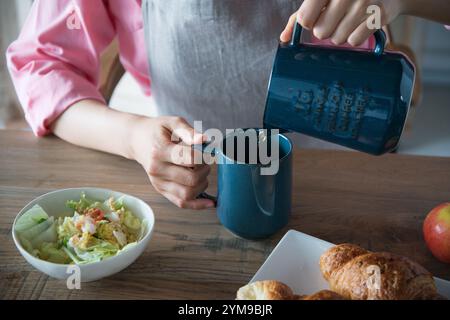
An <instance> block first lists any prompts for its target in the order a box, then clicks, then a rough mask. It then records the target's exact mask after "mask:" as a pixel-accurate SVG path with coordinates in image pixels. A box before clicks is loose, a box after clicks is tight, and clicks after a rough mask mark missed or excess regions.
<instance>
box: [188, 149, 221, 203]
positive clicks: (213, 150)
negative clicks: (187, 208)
mask: <svg viewBox="0 0 450 320" xmlns="http://www.w3.org/2000/svg"><path fill="white" fill-rule="evenodd" d="M192 150H197V151H200V152H202V153H206V154H209V155H212V156H213V155H214V154H215V153H216V149H215V148H214V147H213V146H211V142H205V143H203V144H194V145H192ZM197 199H207V200H211V201H213V202H214V204H215V206H216V207H217V197H214V196H211V195H209V194H207V193H206V192H202V193H200V194H199V196H198V197H197Z"/></svg>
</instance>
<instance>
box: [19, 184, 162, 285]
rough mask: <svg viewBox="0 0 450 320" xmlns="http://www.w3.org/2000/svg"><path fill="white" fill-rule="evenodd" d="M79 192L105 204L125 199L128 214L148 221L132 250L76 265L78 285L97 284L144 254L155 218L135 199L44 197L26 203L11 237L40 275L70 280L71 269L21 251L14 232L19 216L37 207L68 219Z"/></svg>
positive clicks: (73, 193)
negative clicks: (105, 201)
mask: <svg viewBox="0 0 450 320" xmlns="http://www.w3.org/2000/svg"><path fill="white" fill-rule="evenodd" d="M82 192H84V193H85V194H86V197H87V198H92V199H98V200H106V199H108V198H109V197H114V198H119V197H121V196H124V203H125V206H126V207H127V208H129V209H130V210H131V212H133V214H134V215H136V217H138V218H139V219H140V220H141V221H142V220H144V219H146V220H147V230H146V232H145V235H144V237H143V238H142V239H141V240H140V241H139V242H138V243H137V244H136V245H135V246H132V247H130V248H129V249H127V250H125V251H123V252H121V253H119V254H118V255H116V256H114V257H110V258H107V259H105V260H102V261H99V262H93V263H89V264H82V265H79V268H80V269H79V270H80V278H81V282H89V281H94V280H98V279H101V278H104V277H108V276H110V275H113V274H115V273H117V272H119V271H121V270H123V269H125V268H126V267H128V266H129V265H130V264H132V263H133V262H134V261H135V260H136V259H137V258H138V257H139V256H140V255H141V254H142V253H143V252H144V250H145V248H146V247H147V245H148V243H149V241H150V238H151V235H152V232H153V227H154V225H155V216H154V215H153V210H152V209H151V208H150V206H148V205H147V204H146V203H145V202H144V201H142V200H140V199H138V198H135V197H132V196H130V195H127V194H123V193H120V192H116V191H112V190H107V189H99V188H73V189H61V190H57V191H53V192H49V193H46V194H44V195H42V196H40V197H38V198H36V199H34V200H33V201H31V202H30V203H28V204H27V205H26V206H25V207H24V208H23V209H22V210H21V211H20V212H19V214H18V215H17V217H16V219H15V220H14V224H13V228H12V230H13V231H12V235H13V239H14V243H15V245H16V247H17V249H18V250H19V251H20V253H21V254H22V256H23V257H24V258H25V260H27V261H28V262H29V263H30V264H31V265H32V266H33V267H35V268H36V269H38V270H39V271H42V272H44V273H46V274H48V275H49V276H51V277H53V278H57V279H67V278H68V277H69V276H71V275H72V274H74V270H73V269H69V268H68V267H69V266H73V265H67V264H58V263H52V262H48V261H45V260H41V259H39V258H36V257H35V256H33V255H31V254H30V253H28V251H26V250H25V249H24V248H23V247H22V244H21V243H20V241H19V239H18V236H17V234H16V232H15V225H16V222H17V220H18V219H19V217H20V216H21V215H22V214H24V213H25V212H27V211H28V210H29V209H31V208H32V207H33V206H34V205H36V204H38V205H40V206H41V207H42V208H43V209H44V210H45V212H47V213H48V215H49V216H54V217H60V216H69V215H71V214H72V212H71V210H70V209H68V208H67V207H66V201H67V200H77V199H79V198H80V196H81V193H82Z"/></svg>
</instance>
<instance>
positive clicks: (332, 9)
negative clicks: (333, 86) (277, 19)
mask: <svg viewBox="0 0 450 320" xmlns="http://www.w3.org/2000/svg"><path fill="white" fill-rule="evenodd" d="M405 1H408V0H304V2H303V4H302V5H301V6H300V9H299V10H298V11H297V12H295V13H294V14H293V15H292V16H291V17H290V19H289V22H288V24H287V26H286V28H285V29H284V31H283V32H282V34H281V36H280V40H281V41H282V42H289V41H290V39H291V36H292V31H293V29H294V26H295V23H296V22H297V21H298V22H299V23H300V24H301V25H302V26H303V27H304V28H305V29H307V30H312V32H313V34H314V36H315V37H316V38H318V39H320V40H325V39H331V41H332V42H333V43H334V44H336V45H342V44H344V43H346V42H347V43H349V44H350V45H352V46H359V45H361V44H363V43H364V41H366V40H367V39H368V38H369V37H370V36H371V35H372V34H373V33H374V32H375V31H376V29H373V28H369V27H368V24H367V21H368V18H369V17H370V15H371V13H370V12H369V13H368V8H369V6H371V5H376V6H378V7H379V8H380V13H381V26H380V27H382V26H385V25H387V24H389V23H391V22H392V21H393V20H394V19H395V18H396V17H397V16H399V15H400V14H402V12H403V9H404V5H405Z"/></svg>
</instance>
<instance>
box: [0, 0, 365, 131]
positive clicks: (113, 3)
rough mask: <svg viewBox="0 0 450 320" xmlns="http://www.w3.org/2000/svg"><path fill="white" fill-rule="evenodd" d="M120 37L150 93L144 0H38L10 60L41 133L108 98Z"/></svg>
mask: <svg viewBox="0 0 450 320" xmlns="http://www.w3.org/2000/svg"><path fill="white" fill-rule="evenodd" d="M115 36H117V38H118V41H119V48H120V57H121V62H122V64H123V66H124V67H125V69H126V70H127V71H128V72H129V73H130V74H131V75H132V76H133V77H134V78H135V79H136V80H137V81H138V83H139V84H140V86H141V87H142V89H143V90H144V92H145V94H147V95H150V76H149V74H148V64H147V61H146V59H147V56H146V53H145V44H144V28H143V20H142V13H141V0H126V1H123V0H90V1H84V0H58V1H43V0H35V1H34V4H33V7H32V9H31V12H30V14H29V16H28V18H27V20H26V23H25V25H24V27H23V29H22V32H21V33H20V35H19V38H18V39H17V40H16V41H15V42H13V43H12V44H11V46H10V47H9V48H8V50H7V61H8V67H9V70H10V73H11V76H12V80H13V82H14V85H15V88H16V90H17V94H18V96H19V100H20V103H21V105H22V107H23V109H24V111H25V117H26V119H27V121H28V123H29V124H30V126H31V128H32V130H33V132H34V133H35V134H36V135H37V136H44V135H46V134H48V133H49V132H50V125H51V123H52V122H53V121H54V120H55V119H56V118H57V117H58V116H59V115H60V114H62V113H63V112H64V111H65V110H66V109H67V108H69V107H70V106H71V105H73V104H74V103H76V102H77V101H80V100H84V99H95V100H98V101H101V102H104V99H103V97H102V96H101V94H100V92H99V88H98V83H99V71H100V68H99V66H100V58H99V56H100V54H101V53H102V51H103V50H104V49H105V48H106V47H107V46H108V45H109V44H110V43H111V41H112V40H113V39H114V37H115ZM371 42H372V41H371ZM371 42H367V43H366V44H365V45H364V47H366V48H368V47H370V46H371Z"/></svg>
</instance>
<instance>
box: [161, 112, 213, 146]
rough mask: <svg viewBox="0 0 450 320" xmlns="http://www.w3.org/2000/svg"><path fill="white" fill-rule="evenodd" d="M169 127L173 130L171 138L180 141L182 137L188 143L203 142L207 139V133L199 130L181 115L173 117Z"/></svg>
mask: <svg viewBox="0 0 450 320" xmlns="http://www.w3.org/2000/svg"><path fill="white" fill-rule="evenodd" d="M167 128H168V129H169V130H170V131H171V132H172V136H171V140H172V141H173V142H179V141H180V139H181V141H183V142H184V143H185V144H187V145H193V144H202V143H203V142H205V141H206V140H207V138H206V137H205V135H203V134H202V133H200V132H197V131H195V130H194V128H192V127H191V126H190V125H189V123H188V122H187V121H186V120H185V119H183V118H179V117H175V118H172V119H170V120H169V121H168V123H167Z"/></svg>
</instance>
